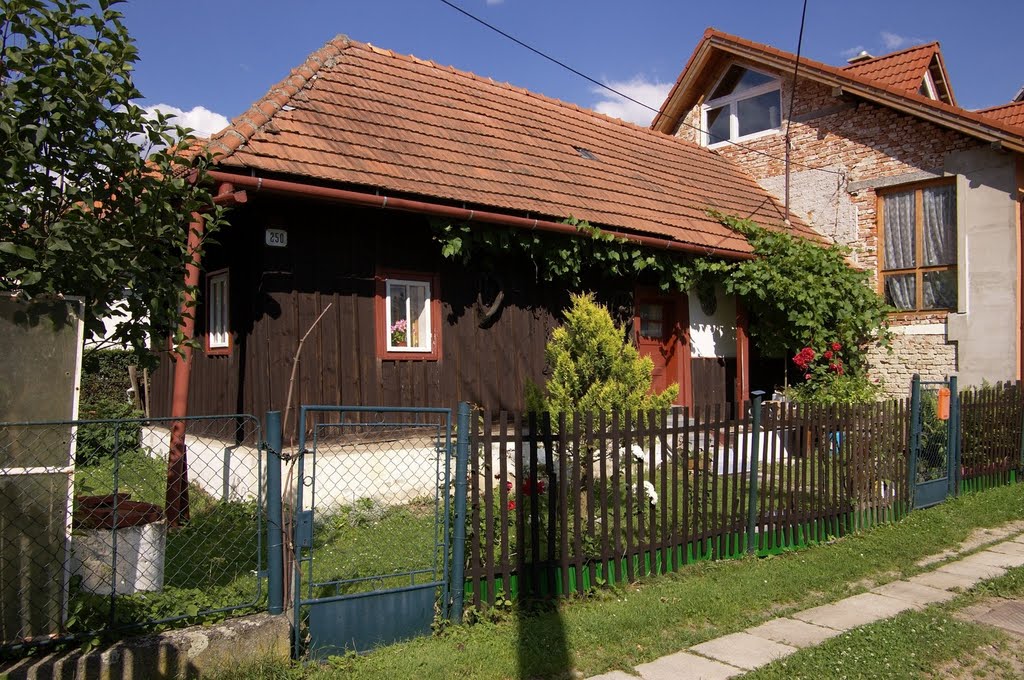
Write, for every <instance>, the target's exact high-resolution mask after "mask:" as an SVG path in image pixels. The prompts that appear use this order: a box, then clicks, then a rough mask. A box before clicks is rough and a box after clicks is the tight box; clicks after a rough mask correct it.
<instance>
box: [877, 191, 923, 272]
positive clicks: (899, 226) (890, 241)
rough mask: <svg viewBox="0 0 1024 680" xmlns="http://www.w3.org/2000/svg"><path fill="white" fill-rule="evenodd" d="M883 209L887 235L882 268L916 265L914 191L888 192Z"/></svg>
mask: <svg viewBox="0 0 1024 680" xmlns="http://www.w3.org/2000/svg"><path fill="white" fill-rule="evenodd" d="M882 211H883V213H884V214H885V223H884V225H883V227H882V230H883V232H884V237H885V253H884V261H883V263H882V268H883V269H910V268H911V267H914V266H916V264H915V262H916V259H917V258H916V256H915V253H914V244H915V238H914V228H915V227H914V225H915V224H916V219H917V215H916V206H915V205H914V192H913V191H901V192H899V193H894V194H886V195H885V198H884V203H883V206H882Z"/></svg>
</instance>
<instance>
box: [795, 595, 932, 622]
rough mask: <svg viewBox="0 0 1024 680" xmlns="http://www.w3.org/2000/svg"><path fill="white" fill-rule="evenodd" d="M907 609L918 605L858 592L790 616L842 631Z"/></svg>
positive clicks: (915, 607) (917, 607) (916, 607)
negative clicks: (843, 598) (858, 593)
mask: <svg viewBox="0 0 1024 680" xmlns="http://www.w3.org/2000/svg"><path fill="white" fill-rule="evenodd" d="M908 609H920V607H919V606H917V605H914V604H911V603H910V602H907V601H905V600H897V599H896V598H894V597H885V596H884V595H878V594H876V593H861V594H860V595H854V596H853V597H848V598H846V599H845V600H839V601H838V602H834V603H832V604H826V605H822V606H821V607H814V608H813V609H807V610H805V611H802V612H797V613H796V614H793V618H794V619H800V620H801V621H806V622H807V623H813V624H814V625H816V626H827V627H828V628H834V629H836V630H841V631H845V630H850V629H851V628H856V627H857V626H863V625H865V624H868V623H874V622H875V621H880V620H881V619H887V618H889V617H891V616H896V615H897V614H899V613H900V612H904V611H906V610H908Z"/></svg>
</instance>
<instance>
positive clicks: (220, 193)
mask: <svg viewBox="0 0 1024 680" xmlns="http://www.w3.org/2000/svg"><path fill="white" fill-rule="evenodd" d="M213 200H214V203H218V204H223V203H245V201H246V196H245V192H236V191H235V188H234V187H233V186H232V185H231V184H229V183H224V184H221V186H220V187H218V190H217V193H216V195H215V196H214V199H213ZM205 233H206V218H205V217H204V216H203V215H201V214H200V213H197V212H196V213H192V221H191V222H189V225H188V241H187V244H186V247H185V251H186V257H187V258H188V259H187V261H186V262H185V294H184V295H183V296H182V300H181V306H180V307H179V309H178V313H179V315H180V318H181V320H180V321H179V322H178V331H179V333H180V336H181V338H182V342H181V344H180V345H178V347H177V348H175V349H176V350H177V351H175V352H174V353H173V354H172V358H173V360H174V382H173V383H172V391H171V418H175V419H176V420H173V421H172V423H171V441H170V450H169V451H168V454H167V496H166V498H165V501H164V502H165V516H166V518H167V526H168V528H177V527H179V526H181V524H182V523H184V522H187V521H188V519H189V502H188V501H189V498H188V460H187V456H186V450H185V420H184V419H185V417H186V416H188V394H189V379H190V378H191V375H192V346H191V345H190V344H189V343H190V342H191V340H192V339H193V338H194V337H195V331H196V318H195V311H196V308H197V305H196V291H197V289H198V286H199V266H200V264H201V263H202V245H203V236H204V235H205Z"/></svg>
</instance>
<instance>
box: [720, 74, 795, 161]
mask: <svg viewBox="0 0 1024 680" xmlns="http://www.w3.org/2000/svg"><path fill="white" fill-rule="evenodd" d="M701 118H702V121H701V122H702V127H703V130H704V143H705V144H706V145H708V146H715V145H717V144H722V143H724V142H734V141H739V140H743V139H749V138H752V137H755V136H760V135H762V134H764V133H766V132H772V131H775V130H778V129H779V125H780V124H781V122H782V90H781V86H780V84H779V80H778V79H777V78H774V77H772V76H770V75H768V74H766V73H761V72H760V71H754V70H753V69H749V68H744V67H742V66H737V65H735V64H733V65H732V66H730V67H729V70H727V71H726V72H725V75H724V76H722V78H721V79H720V80H719V81H718V83H717V84H716V85H715V87H714V89H713V90H711V94H710V95H709V96H708V98H707V101H705V102H704V106H703V107H701Z"/></svg>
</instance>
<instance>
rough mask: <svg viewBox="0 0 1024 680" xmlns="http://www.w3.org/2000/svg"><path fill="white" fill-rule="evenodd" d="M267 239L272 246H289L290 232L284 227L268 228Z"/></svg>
mask: <svg viewBox="0 0 1024 680" xmlns="http://www.w3.org/2000/svg"><path fill="white" fill-rule="evenodd" d="M266 240H267V245H268V246H270V247H271V248H287V247H288V232H287V231H285V230H284V229H267V238H266Z"/></svg>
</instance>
